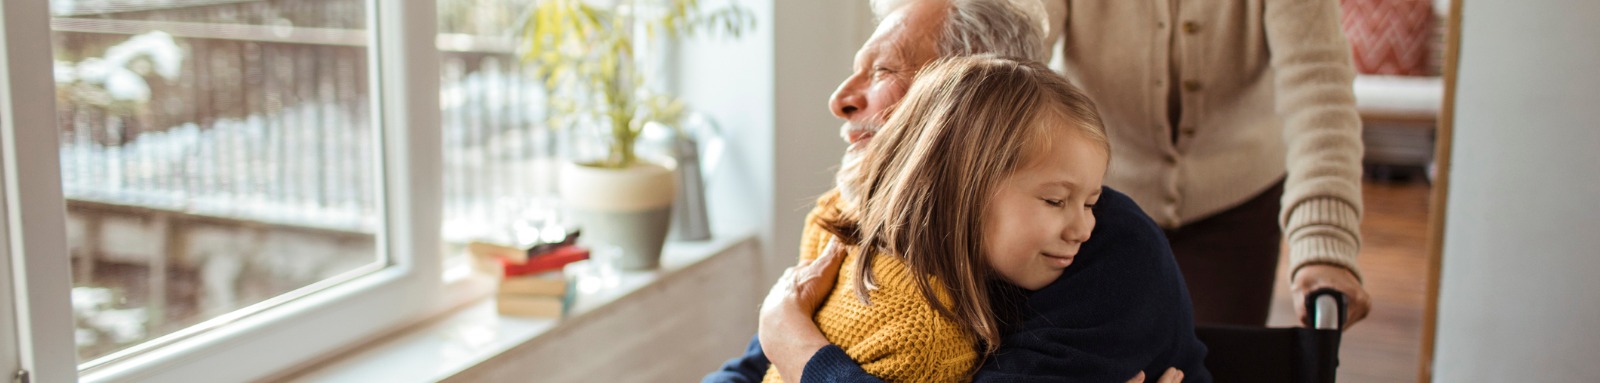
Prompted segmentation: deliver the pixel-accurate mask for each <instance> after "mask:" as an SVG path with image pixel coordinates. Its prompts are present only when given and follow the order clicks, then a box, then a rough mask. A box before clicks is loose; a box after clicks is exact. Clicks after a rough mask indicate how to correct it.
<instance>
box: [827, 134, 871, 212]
mask: <svg viewBox="0 0 1600 383" xmlns="http://www.w3.org/2000/svg"><path fill="white" fill-rule="evenodd" d="M865 152H866V150H865V148H862V149H861V150H846V151H845V152H844V157H843V158H840V159H839V172H838V173H835V174H834V176H833V186H834V188H835V189H838V190H839V208H840V209H841V210H842V209H845V208H846V207H849V206H851V205H854V202H855V201H856V197H857V196H859V195H860V193H861V189H862V188H863V187H864V185H862V184H863V183H865V180H863V179H862V175H861V162H862V159H864V158H865V157H866V153H865Z"/></svg>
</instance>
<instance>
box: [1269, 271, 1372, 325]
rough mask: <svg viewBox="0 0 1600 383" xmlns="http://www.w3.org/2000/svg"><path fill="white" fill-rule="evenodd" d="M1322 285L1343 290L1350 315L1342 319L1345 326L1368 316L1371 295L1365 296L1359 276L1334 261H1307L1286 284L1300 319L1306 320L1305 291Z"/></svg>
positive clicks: (1313, 289) (1306, 292)
mask: <svg viewBox="0 0 1600 383" xmlns="http://www.w3.org/2000/svg"><path fill="white" fill-rule="evenodd" d="M1322 288H1332V289H1334V290H1339V292H1341V293H1344V297H1345V302H1346V307H1347V308H1348V309H1349V310H1350V311H1349V312H1348V315H1349V318H1346V319H1345V322H1344V328H1345V329H1349V328H1350V326H1353V325H1355V324H1356V322H1360V321H1361V320H1362V319H1364V318H1366V317H1367V312H1368V310H1371V309H1372V298H1370V297H1368V296H1367V289H1364V288H1362V287H1361V280H1359V279H1356V275H1355V274H1354V273H1351V272H1350V270H1348V269H1345V268H1343V267H1339V266H1333V265H1322V264H1315V265H1306V266H1302V267H1300V271H1298V272H1295V274H1294V281H1293V282H1292V284H1291V285H1290V286H1289V291H1290V292H1291V293H1293V295H1294V313H1295V315H1296V316H1299V317H1300V322H1299V323H1306V316H1307V315H1310V313H1307V312H1306V294H1310V293H1311V292H1312V291H1317V290H1319V289H1322Z"/></svg>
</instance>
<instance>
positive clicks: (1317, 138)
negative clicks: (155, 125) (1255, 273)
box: [1263, 0, 1362, 277]
mask: <svg viewBox="0 0 1600 383" xmlns="http://www.w3.org/2000/svg"><path fill="white" fill-rule="evenodd" d="M1263 17H1264V18H1265V20H1264V22H1265V28H1266V35H1267V47H1268V49H1269V50H1270V51H1271V52H1272V70H1273V71H1274V73H1275V75H1276V78H1275V79H1274V80H1275V89H1276V92H1277V99H1278V102H1277V107H1278V115H1279V117H1280V118H1282V120H1283V124H1284V125H1283V126H1284V128H1283V134H1284V141H1285V142H1286V143H1287V144H1288V155H1287V156H1288V158H1287V161H1288V162H1287V165H1288V172H1289V175H1288V179H1287V181H1286V182H1285V183H1284V194H1283V210H1282V212H1281V213H1280V215H1279V222H1280V224H1281V225H1283V231H1284V234H1285V236H1286V237H1287V239H1288V244H1289V261H1290V267H1291V268H1292V270H1294V271H1296V272H1298V271H1299V270H1300V268H1301V267H1303V266H1305V265H1310V264H1331V265H1338V266H1342V267H1344V268H1347V269H1349V270H1350V271H1351V272H1352V273H1355V274H1356V275H1357V277H1359V276H1360V271H1359V270H1358V269H1357V267H1356V254H1357V253H1358V252H1359V251H1360V247H1361V235H1360V222H1361V209H1362V207H1361V155H1362V145H1361V119H1360V116H1359V115H1358V114H1357V113H1356V108H1355V95H1354V91H1353V90H1352V88H1351V84H1352V82H1353V81H1354V78H1355V73H1354V71H1353V70H1352V69H1351V65H1350V45H1349V44H1348V43H1346V42H1345V38H1344V33H1343V32H1341V30H1340V27H1339V20H1340V11H1339V2H1338V1H1337V0H1266V3H1265V12H1264V16H1263Z"/></svg>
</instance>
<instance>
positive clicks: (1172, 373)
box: [1128, 367, 1183, 383]
mask: <svg viewBox="0 0 1600 383" xmlns="http://www.w3.org/2000/svg"><path fill="white" fill-rule="evenodd" d="M1182 381H1183V371H1179V370H1178V369H1177V368H1176V367H1168V368H1167V372H1164V373H1162V374H1161V380H1157V381H1156V382H1157V383H1179V382H1182ZM1128 383H1144V371H1139V375H1134V376H1133V379H1128Z"/></svg>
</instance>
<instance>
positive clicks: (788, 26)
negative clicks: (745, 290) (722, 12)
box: [673, 0, 871, 291]
mask: <svg viewBox="0 0 1600 383" xmlns="http://www.w3.org/2000/svg"><path fill="white" fill-rule="evenodd" d="M716 3H720V2H707V4H708V5H710V4H716ZM740 3H741V4H744V5H746V6H750V7H751V8H753V9H754V10H755V11H756V13H757V17H758V19H759V20H758V24H757V28H756V31H755V33H752V34H750V35H746V36H744V37H743V38H742V39H740V40H737V41H728V40H726V39H699V40H694V41H689V42H686V43H685V44H683V45H682V46H681V47H680V49H679V50H678V52H677V55H678V56H679V57H678V59H677V63H678V64H677V65H678V68H677V69H678V78H679V80H678V81H677V83H676V84H673V85H674V86H673V87H674V88H676V89H677V91H678V92H679V94H681V95H683V96H684V98H685V99H686V100H688V101H689V103H690V104H691V105H692V106H693V107H695V108H697V109H699V110H705V111H710V112H711V114H712V115H713V117H714V118H716V119H717V121H718V122H719V123H720V124H721V125H722V128H723V130H724V132H726V133H725V134H728V135H729V136H730V139H729V148H730V153H729V155H728V158H727V159H726V160H725V162H724V163H722V165H721V168H720V169H719V170H718V171H717V174H716V175H714V176H713V177H712V179H711V180H709V182H710V184H711V185H710V187H708V189H709V190H708V192H707V200H708V201H710V203H709V204H710V206H711V212H710V213H711V218H712V220H713V221H712V224H713V225H714V226H721V227H740V228H747V227H756V228H758V231H759V232H760V233H761V237H762V244H763V254H764V255H763V262H762V264H761V266H760V269H761V272H760V274H761V278H758V279H760V280H761V281H762V283H761V286H760V288H762V291H765V287H766V286H768V285H770V284H771V281H772V280H774V279H776V278H777V276H778V274H779V273H780V272H781V271H782V270H783V268H784V267H788V266H791V265H793V264H794V262H795V259H796V257H797V256H798V255H797V251H796V250H795V249H798V248H799V247H800V229H801V221H802V220H803V219H804V218H805V213H806V211H808V210H809V209H810V208H811V206H813V204H814V201H815V199H816V197H817V196H819V195H821V194H822V193H823V192H825V191H827V190H828V188H829V187H830V186H831V185H832V184H833V183H832V182H833V181H832V180H833V176H832V174H833V171H834V169H836V168H837V166H838V163H839V156H840V155H841V154H843V153H844V143H843V141H841V140H840V139H839V135H838V131H839V130H838V128H839V123H840V121H839V120H837V119H834V118H833V117H832V116H831V115H830V114H829V113H828V109H827V98H828V96H829V95H830V94H832V93H833V89H834V87H836V86H837V85H838V84H839V82H840V81H842V80H844V78H845V76H846V75H848V74H849V69H850V63H851V59H852V58H853V57H854V55H855V51H856V49H857V48H859V47H860V46H861V43H862V42H864V41H865V40H866V37H867V35H868V34H870V27H871V25H870V24H871V14H870V11H869V10H868V9H867V2H866V1H865V0H806V1H793V0H788V1H786V0H754V1H752V0H741V1H740Z"/></svg>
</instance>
